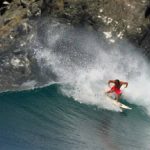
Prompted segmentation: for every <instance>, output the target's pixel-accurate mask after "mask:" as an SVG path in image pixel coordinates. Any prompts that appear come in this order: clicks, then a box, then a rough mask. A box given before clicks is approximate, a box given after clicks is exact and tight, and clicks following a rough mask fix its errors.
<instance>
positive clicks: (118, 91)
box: [106, 79, 128, 101]
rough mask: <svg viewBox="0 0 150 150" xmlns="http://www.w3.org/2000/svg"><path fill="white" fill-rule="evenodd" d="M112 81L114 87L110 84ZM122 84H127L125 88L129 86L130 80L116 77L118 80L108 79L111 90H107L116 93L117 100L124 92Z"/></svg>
mask: <svg viewBox="0 0 150 150" xmlns="http://www.w3.org/2000/svg"><path fill="white" fill-rule="evenodd" d="M111 83H113V84H114V86H113V87H111V86H110V84H111ZM122 85H125V88H126V87H127V86H128V82H124V81H119V80H118V79H116V80H109V81H108V86H109V87H110V90H108V91H107V92H106V94H109V93H115V100H117V101H119V99H120V96H121V94H122V91H121V89H120V88H121V86H122Z"/></svg>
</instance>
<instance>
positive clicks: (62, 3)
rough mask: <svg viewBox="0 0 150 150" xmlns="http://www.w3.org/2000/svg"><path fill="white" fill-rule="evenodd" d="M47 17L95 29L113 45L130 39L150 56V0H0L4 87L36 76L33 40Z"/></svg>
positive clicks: (0, 34)
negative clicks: (31, 44)
mask: <svg viewBox="0 0 150 150" xmlns="http://www.w3.org/2000/svg"><path fill="white" fill-rule="evenodd" d="M45 17H47V20H50V21H47V22H48V23H50V22H51V20H53V19H54V18H55V19H56V20H58V21H59V22H61V23H63V24H69V25H72V26H82V27H84V28H86V29H87V30H93V31H96V32H97V34H99V36H101V37H103V39H104V40H105V42H106V44H108V45H111V46H112V45H114V44H115V43H116V42H118V41H121V40H123V39H127V40H129V41H130V42H131V43H132V44H133V45H135V46H137V47H138V48H142V51H143V54H145V55H147V56H148V57H150V56H149V49H150V43H149V39H150V20H149V19H150V2H149V0H141V1H139V0H132V1H129V0H121V1H120V0H87V1H83V0H76V1H75V0H1V2H0V61H1V64H0V66H1V70H0V76H1V81H0V88H1V89H9V88H10V87H12V89H13V88H14V87H19V85H21V84H22V83H23V82H25V81H28V80H34V79H35V78H37V77H36V76H35V74H36V69H35V66H36V67H37V68H38V65H37V63H36V60H35V59H34V58H33V57H32V53H31V51H30V43H32V41H33V39H34V35H35V34H37V35H38V34H40V36H41V35H42V33H41V32H38V30H39V29H40V30H41V28H40V27H39V26H42V25H43V24H44V25H45V26H46V24H47V22H46V23H45V22H44V21H43V18H45ZM44 20H45V19H44ZM40 36H39V40H40V41H41V43H42V42H43V43H44V39H43V38H42V37H40ZM31 49H32V48H31ZM37 70H38V69H37ZM5 74H7V77H6V76H5ZM15 77H16V78H15ZM4 85H5V86H4Z"/></svg>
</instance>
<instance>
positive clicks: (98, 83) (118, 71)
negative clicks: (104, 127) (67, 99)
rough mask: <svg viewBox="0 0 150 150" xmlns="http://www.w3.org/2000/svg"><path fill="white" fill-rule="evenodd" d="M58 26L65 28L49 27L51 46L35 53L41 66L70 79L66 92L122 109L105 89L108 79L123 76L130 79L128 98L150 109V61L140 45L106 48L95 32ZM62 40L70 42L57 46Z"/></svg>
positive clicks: (87, 100)
mask: <svg viewBox="0 0 150 150" xmlns="http://www.w3.org/2000/svg"><path fill="white" fill-rule="evenodd" d="M58 26H61V29H59V30H58V28H59V27H58V28H57V29H55V28H51V27H50V28H49V30H50V31H51V30H52V31H53V34H52V32H50V34H49V35H48V41H51V42H50V46H49V48H44V47H42V48H39V49H36V50H35V54H36V58H37V60H38V62H39V64H40V65H41V67H45V66H46V68H48V67H49V66H50V67H51V69H52V71H53V72H55V73H56V75H57V76H58V78H59V81H60V82H64V83H67V84H65V85H64V86H63V87H62V89H61V90H62V92H63V93H64V94H65V95H67V96H71V97H73V98H74V99H75V100H77V101H79V102H81V103H86V104H93V105H97V106H99V107H102V108H107V109H111V110H119V109H118V108H115V107H114V106H112V104H111V103H109V102H107V101H106V99H105V96H104V94H103V93H104V91H105V89H106V88H107V82H108V80H110V79H120V80H123V81H127V82H128V83H129V86H128V88H126V89H125V90H124V92H123V95H124V96H125V99H126V100H127V101H128V102H129V103H133V104H136V105H141V106H144V108H145V109H146V110H148V112H149V113H150V107H149V105H150V92H149V91H148V90H149V89H150V76H149V75H150V72H149V63H148V62H147V61H146V59H145V58H144V57H143V56H142V55H141V54H139V53H138V51H137V50H136V48H134V47H133V46H132V45H130V44H129V43H128V42H123V44H116V46H115V47H114V45H113V49H109V50H108V49H104V48H102V47H103V44H102V42H100V41H98V40H97V38H96V36H95V35H94V34H93V33H92V34H89V33H85V32H83V33H82V32H81V33H79V32H78V33H77V34H76V31H75V32H69V31H68V30H66V27H64V28H63V27H62V25H60V24H58ZM56 35H57V36H56ZM62 40H63V41H66V42H65V44H66V43H67V45H65V44H64V43H63V42H62V44H60V45H59V48H58V49H57V50H56V49H55V47H56V45H58V43H59V41H62ZM68 43H69V44H68ZM43 59H44V64H43V61H41V60H43ZM41 62H42V63H41Z"/></svg>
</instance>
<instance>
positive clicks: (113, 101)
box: [106, 95, 132, 110]
mask: <svg viewBox="0 0 150 150" xmlns="http://www.w3.org/2000/svg"><path fill="white" fill-rule="evenodd" d="M106 96H107V98H109V99H110V100H111V101H112V103H113V104H114V105H116V106H118V107H120V108H121V109H128V110H131V109H132V108H131V107H129V106H127V105H125V104H122V103H121V102H118V101H116V100H114V99H113V98H112V97H111V96H108V95H106Z"/></svg>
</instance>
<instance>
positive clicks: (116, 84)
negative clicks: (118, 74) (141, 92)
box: [115, 79, 120, 89]
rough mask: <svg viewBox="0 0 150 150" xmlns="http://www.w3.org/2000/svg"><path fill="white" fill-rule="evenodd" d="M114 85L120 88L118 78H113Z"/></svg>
mask: <svg viewBox="0 0 150 150" xmlns="http://www.w3.org/2000/svg"><path fill="white" fill-rule="evenodd" d="M115 86H116V87H117V88H118V89H120V81H119V80H118V79H116V80H115Z"/></svg>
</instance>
